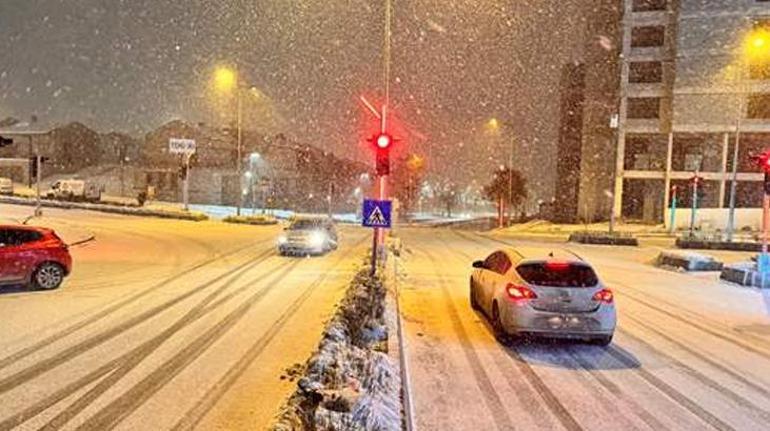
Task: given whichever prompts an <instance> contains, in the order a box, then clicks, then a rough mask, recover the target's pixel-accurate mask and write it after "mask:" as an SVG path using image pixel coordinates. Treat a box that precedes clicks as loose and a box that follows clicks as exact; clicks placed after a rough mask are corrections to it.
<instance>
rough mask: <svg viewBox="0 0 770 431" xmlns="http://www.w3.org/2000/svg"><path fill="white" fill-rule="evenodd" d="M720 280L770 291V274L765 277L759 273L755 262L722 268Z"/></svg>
mask: <svg viewBox="0 0 770 431" xmlns="http://www.w3.org/2000/svg"><path fill="white" fill-rule="evenodd" d="M719 278H720V279H722V280H725V281H729V282H730V283H735V284H739V285H741V286H750V287H759V288H760V289H770V274H765V275H764V276H763V275H762V274H761V273H759V272H758V271H757V266H756V263H754V262H739V263H735V264H731V265H726V266H725V267H724V268H722V273H721V274H720V275H719Z"/></svg>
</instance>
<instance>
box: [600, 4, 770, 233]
mask: <svg viewBox="0 0 770 431" xmlns="http://www.w3.org/2000/svg"><path fill="white" fill-rule="evenodd" d="M623 7H624V9H623V15H622V16H623V18H622V21H621V34H622V39H621V40H622V44H621V47H622V50H621V52H622V55H621V57H620V58H621V62H620V63H621V67H620V89H619V102H618V106H619V109H618V112H619V124H618V129H617V141H616V147H615V148H616V152H614V153H615V167H614V168H615V169H614V171H615V172H614V196H613V198H614V199H613V211H614V212H615V213H616V215H618V216H622V217H623V218H624V219H627V220H629V219H631V220H643V221H650V222H663V221H667V220H668V217H667V216H666V208H667V207H668V205H669V204H670V199H671V192H672V190H673V189H674V188H676V189H677V190H678V201H679V203H680V206H681V207H689V206H690V205H691V203H692V195H693V193H692V192H691V191H690V190H691V187H689V184H690V179H691V178H693V177H694V175H695V174H696V173H697V175H698V176H700V177H701V178H703V181H702V182H701V183H700V184H699V190H698V196H699V200H698V207H699V208H710V209H720V208H726V207H728V206H729V201H730V195H731V183H732V170H733V163H734V160H735V161H736V162H737V172H738V173H737V180H738V181H737V182H736V187H735V189H736V193H735V201H736V206H737V207H738V208H751V207H759V206H761V198H762V188H761V185H760V183H759V182H760V181H761V180H762V178H763V176H762V175H761V174H759V173H758V172H757V169H756V167H755V166H754V164H753V162H752V161H751V159H750V156H751V155H752V154H756V153H758V152H761V151H764V150H765V149H770V68H768V67H767V65H766V64H764V63H763V62H761V61H758V60H757V59H756V58H754V59H752V58H747V57H749V54H748V53H747V51H746V46H747V44H749V43H756V44H757V45H761V44H762V43H763V42H764V41H761V40H757V41H751V38H752V37H755V36H754V35H756V34H757V32H762V31H764V30H763V29H765V28H768V29H770V1H767V0H625V1H624V2H623ZM766 42H767V43H770V40H768V41H766ZM736 147H737V148H736ZM736 150H737V151H736ZM712 213H713V214H718V211H717V212H714V211H712ZM725 220H726V211H724V214H722V215H720V216H717V217H715V219H714V220H711V223H712V224H713V225H714V227H716V228H720V227H723V226H721V225H722V224H723V223H724V221H725Z"/></svg>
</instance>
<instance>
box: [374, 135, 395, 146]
mask: <svg viewBox="0 0 770 431" xmlns="http://www.w3.org/2000/svg"><path fill="white" fill-rule="evenodd" d="M376 143H377V148H379V149H380V150H388V149H390V146H391V144H392V143H393V138H392V137H391V136H390V135H388V134H387V133H380V135H379V136H377V141H376Z"/></svg>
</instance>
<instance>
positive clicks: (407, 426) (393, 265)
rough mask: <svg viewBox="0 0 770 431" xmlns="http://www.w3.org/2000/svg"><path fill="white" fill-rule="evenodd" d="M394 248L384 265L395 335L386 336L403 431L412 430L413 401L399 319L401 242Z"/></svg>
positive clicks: (391, 328) (390, 322) (390, 323)
mask: <svg viewBox="0 0 770 431" xmlns="http://www.w3.org/2000/svg"><path fill="white" fill-rule="evenodd" d="M395 248H396V250H397V251H396V250H391V252H390V256H389V259H388V260H387V262H386V266H385V283H386V287H387V292H388V295H387V297H386V305H385V306H386V315H387V322H388V332H389V333H391V334H396V335H397V336H396V337H388V356H390V358H391V359H392V360H393V362H394V363H397V364H398V366H397V368H398V372H399V379H400V389H401V402H402V406H401V408H402V412H401V414H402V419H403V424H404V430H405V431H412V430H414V429H415V428H414V408H413V406H414V401H413V399H412V390H411V387H412V385H411V381H410V380H409V374H410V373H409V360H408V357H407V344H406V337H404V330H403V324H402V320H401V303H400V301H399V297H400V291H399V286H400V285H399V282H398V281H399V262H400V260H401V258H400V257H399V256H400V255H401V242H400V241H398V242H397V244H395Z"/></svg>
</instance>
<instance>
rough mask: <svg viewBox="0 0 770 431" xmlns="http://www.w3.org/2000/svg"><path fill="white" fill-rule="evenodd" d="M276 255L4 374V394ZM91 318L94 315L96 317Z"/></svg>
mask: <svg viewBox="0 0 770 431" xmlns="http://www.w3.org/2000/svg"><path fill="white" fill-rule="evenodd" d="M273 255H274V251H273V250H267V251H266V252H264V253H262V254H260V255H258V256H257V257H255V258H253V259H249V260H247V261H246V262H244V263H242V264H240V265H238V266H236V267H234V268H231V269H229V270H227V271H226V272H224V273H222V274H220V275H218V276H216V277H214V278H212V279H210V280H208V281H206V282H203V283H200V284H198V285H197V286H195V287H193V288H191V289H190V290H188V291H186V292H185V293H183V294H180V295H177V296H176V297H173V298H171V299H170V300H168V301H166V302H163V303H161V304H159V305H156V306H154V307H152V308H150V309H149V310H145V311H144V312H142V313H140V314H138V315H136V316H133V317H131V318H129V319H128V320H126V321H124V322H122V323H120V324H118V325H115V326H113V327H112V328H109V329H106V330H104V331H101V332H100V333H98V334H96V335H94V336H91V337H89V338H87V339H85V340H82V341H80V342H78V343H77V344H75V345H72V346H70V347H67V348H65V349H64V350H62V351H60V352H58V353H57V354H55V355H53V356H51V357H48V358H47V359H43V360H41V361H39V362H38V363H36V364H34V365H31V366H29V367H27V368H24V369H22V370H20V371H17V372H15V373H13V374H11V375H10V376H7V377H4V378H2V379H0V394H3V393H6V392H8V391H10V390H11V389H14V388H16V387H18V386H20V385H22V384H24V383H26V382H28V381H30V380H32V379H34V378H36V377H38V376H40V375H41V374H43V373H45V372H47V371H49V370H51V369H53V368H56V367H58V366H60V365H62V364H64V363H66V362H67V361H69V360H71V359H73V358H76V357H78V356H80V355H81V354H83V353H85V352H87V351H89V350H91V349H93V348H94V347H97V346H99V345H101V344H103V343H104V342H106V341H109V340H111V339H113V338H115V337H117V336H118V335H120V334H122V333H124V332H126V331H128V330H129V329H131V328H134V327H136V326H138V325H140V324H142V323H144V322H145V321H147V320H148V319H150V318H152V317H154V316H157V315H158V314H160V313H162V312H164V311H167V310H169V309H170V308H172V307H174V306H175V305H177V304H179V303H181V302H182V301H184V300H185V299H188V298H190V297H192V296H193V295H195V294H198V293H200V292H202V291H203V290H205V289H207V288H209V287H211V286H212V285H214V284H215V283H217V282H219V281H221V280H223V279H225V278H227V277H228V276H230V275H232V274H235V273H237V272H238V271H241V270H245V269H247V268H251V267H253V266H256V265H258V264H259V263H261V262H262V261H264V260H266V259H268V258H269V257H271V256H273ZM156 286H160V284H159V285H156ZM146 293H149V290H145V291H143V292H141V293H140V294H146ZM139 297H141V296H138V295H137V296H134V297H132V298H135V299H134V300H136V299H138V298H139ZM129 299H131V298H129ZM121 304H127V302H126V301H122V302H121V303H118V304H117V305H121ZM117 309H118V308H114V307H110V308H109V309H108V310H111V311H112V312H114V311H115V310H117ZM108 314H111V313H107V314H105V313H104V312H102V313H98V314H97V315H96V316H100V318H101V317H104V316H106V315H108ZM91 319H93V317H92V318H91ZM88 320H90V319H87V320H86V321H88ZM97 320H98V319H97ZM73 326H74V325H73ZM68 329H70V328H68ZM66 331H67V330H65V331H62V332H66ZM38 344H39V343H38ZM24 353H26V355H28V354H30V353H31V352H24ZM26 355H25V356H26Z"/></svg>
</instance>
